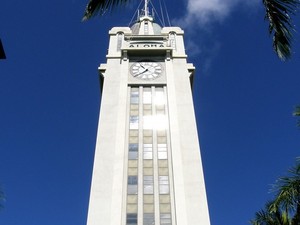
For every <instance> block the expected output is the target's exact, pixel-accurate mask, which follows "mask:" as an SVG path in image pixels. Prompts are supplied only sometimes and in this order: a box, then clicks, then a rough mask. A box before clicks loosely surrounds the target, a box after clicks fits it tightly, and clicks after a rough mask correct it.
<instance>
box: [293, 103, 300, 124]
mask: <svg viewBox="0 0 300 225" xmlns="http://www.w3.org/2000/svg"><path fill="white" fill-rule="evenodd" d="M293 115H294V116H299V117H300V106H296V109H295V111H294V113H293ZM298 126H299V127H300V120H299V121H298Z"/></svg>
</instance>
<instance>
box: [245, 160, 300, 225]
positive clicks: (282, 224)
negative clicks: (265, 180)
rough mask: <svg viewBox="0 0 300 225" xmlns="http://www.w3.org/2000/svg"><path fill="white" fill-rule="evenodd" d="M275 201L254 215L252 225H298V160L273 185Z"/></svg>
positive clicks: (299, 164)
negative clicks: (285, 174) (286, 173)
mask: <svg viewBox="0 0 300 225" xmlns="http://www.w3.org/2000/svg"><path fill="white" fill-rule="evenodd" d="M274 191H275V199H274V200H273V201H272V202H269V203H267V205H266V207H265V210H261V211H259V212H257V213H256V214H255V219H254V220H252V221H250V223H251V224H252V225H300V158H297V164H296V166H294V167H292V168H291V169H290V170H289V175H288V176H285V177H281V178H279V179H278V180H277V182H276V184H275V185H274Z"/></svg>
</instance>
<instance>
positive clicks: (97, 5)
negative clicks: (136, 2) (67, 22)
mask: <svg viewBox="0 0 300 225" xmlns="http://www.w3.org/2000/svg"><path fill="white" fill-rule="evenodd" d="M129 1H130V0H89V2H88V4H87V6H86V8H85V11H84V16H83V18H82V21H85V20H88V19H90V18H91V17H93V16H95V15H96V14H100V15H103V14H104V13H105V12H106V11H107V10H111V9H113V8H115V7H116V6H118V5H121V4H123V3H126V2H129Z"/></svg>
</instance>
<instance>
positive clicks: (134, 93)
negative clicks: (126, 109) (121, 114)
mask: <svg viewBox="0 0 300 225" xmlns="http://www.w3.org/2000/svg"><path fill="white" fill-rule="evenodd" d="M130 103H131V104H139V89H138V88H132V89H131V93H130Z"/></svg>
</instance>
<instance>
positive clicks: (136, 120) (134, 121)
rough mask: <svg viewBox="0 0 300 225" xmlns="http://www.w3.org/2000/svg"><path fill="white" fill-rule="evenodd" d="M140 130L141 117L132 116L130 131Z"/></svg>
mask: <svg viewBox="0 0 300 225" xmlns="http://www.w3.org/2000/svg"><path fill="white" fill-rule="evenodd" d="M138 128H139V116H130V119H129V129H138Z"/></svg>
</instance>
